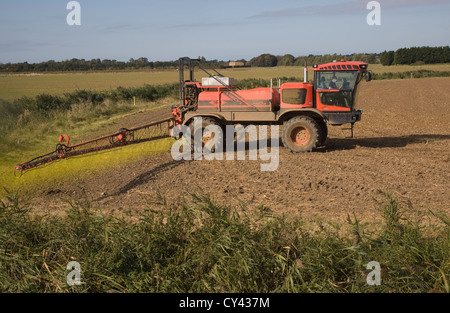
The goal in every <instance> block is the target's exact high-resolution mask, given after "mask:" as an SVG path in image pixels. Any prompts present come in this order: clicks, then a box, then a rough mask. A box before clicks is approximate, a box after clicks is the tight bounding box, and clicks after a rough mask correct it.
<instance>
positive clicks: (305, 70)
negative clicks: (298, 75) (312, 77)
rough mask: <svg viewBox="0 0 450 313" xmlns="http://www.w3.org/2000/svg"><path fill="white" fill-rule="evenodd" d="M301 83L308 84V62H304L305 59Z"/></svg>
mask: <svg viewBox="0 0 450 313" xmlns="http://www.w3.org/2000/svg"><path fill="white" fill-rule="evenodd" d="M303 82H304V83H307V82H308V62H307V61H306V58H305V68H304V69H303Z"/></svg>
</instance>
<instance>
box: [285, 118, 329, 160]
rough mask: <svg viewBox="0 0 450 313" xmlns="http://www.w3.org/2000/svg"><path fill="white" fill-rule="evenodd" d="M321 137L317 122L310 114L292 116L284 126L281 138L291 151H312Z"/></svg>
mask: <svg viewBox="0 0 450 313" xmlns="http://www.w3.org/2000/svg"><path fill="white" fill-rule="evenodd" d="M319 139H320V128H319V125H318V124H317V122H316V121H315V120H314V119H312V118H310V117H308V116H296V117H293V118H291V119H290V120H289V121H287V123H286V124H285V125H284V127H283V133H282V136H281V140H282V142H283V145H284V146H285V147H286V148H287V149H288V150H289V151H291V152H294V153H300V152H310V151H312V150H313V149H315V148H316V147H317V145H318V143H319Z"/></svg>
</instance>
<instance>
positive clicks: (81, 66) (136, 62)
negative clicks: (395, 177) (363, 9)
mask: <svg viewBox="0 0 450 313" xmlns="http://www.w3.org/2000/svg"><path fill="white" fill-rule="evenodd" d="M199 59H200V60H202V61H203V62H207V63H208V65H209V66H211V67H213V68H218V69H223V68H228V67H229V62H230V61H218V60H208V61H207V60H206V59H205V57H199ZM341 59H345V60H347V61H362V62H366V63H369V64H377V63H381V64H383V65H393V64H430V63H449V62H450V48H449V47H448V46H446V47H412V48H401V49H398V50H396V51H384V52H382V53H381V54H377V53H354V54H350V55H342V54H324V55H312V54H310V55H308V56H298V57H295V56H293V55H292V54H285V55H282V56H281V55H272V54H268V53H265V54H261V55H259V56H257V57H254V58H252V59H250V60H249V61H246V60H245V59H242V60H237V61H240V62H243V63H244V64H246V66H253V67H273V66H303V65H304V64H305V60H306V62H307V64H308V65H313V64H323V63H328V62H332V61H334V60H336V61H340V60H341ZM176 68H178V60H175V61H149V60H148V58H145V57H140V58H138V59H134V58H131V59H129V60H128V61H126V62H125V61H117V60H109V59H104V60H101V59H92V60H85V59H76V58H73V59H70V60H64V61H54V60H49V61H46V62H40V63H28V62H22V63H0V72H7V73H21V72H70V71H73V72H80V71H121V70H151V69H176Z"/></svg>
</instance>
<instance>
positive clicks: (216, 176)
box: [32, 78, 450, 221]
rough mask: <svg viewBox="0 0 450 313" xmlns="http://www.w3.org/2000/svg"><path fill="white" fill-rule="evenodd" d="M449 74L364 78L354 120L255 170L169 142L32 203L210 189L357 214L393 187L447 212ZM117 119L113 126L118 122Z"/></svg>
mask: <svg viewBox="0 0 450 313" xmlns="http://www.w3.org/2000/svg"><path fill="white" fill-rule="evenodd" d="M448 86H450V79H449V78H428V79H412V80H385V81H372V82H370V83H364V84H363V86H362V89H361V92H360V95H359V101H360V108H362V109H363V117H362V121H361V122H359V123H357V124H356V125H355V138H353V139H350V138H346V137H347V136H348V135H349V131H348V130H345V129H343V127H331V126H330V129H329V138H328V139H327V141H326V143H325V147H323V148H320V149H318V150H317V151H315V152H312V153H305V154H293V153H290V152H288V151H287V150H286V149H285V148H283V147H282V146H280V162H279V166H278V169H277V170H275V171H272V172H263V171H261V168H260V165H261V163H267V161H261V160H255V161H251V160H248V158H247V160H245V161H237V160H234V161H230V160H223V161H217V160H215V161H207V160H202V161H174V160H173V159H172V157H171V154H170V152H169V151H167V152H166V153H163V154H161V155H157V156H152V157H149V158H147V159H144V160H140V161H139V162H137V163H132V164H124V165H123V166H121V167H118V168H113V169H111V170H110V171H109V172H108V173H104V174H103V175H95V176H93V175H92V176H88V177H84V178H83V179H81V180H80V182H78V183H77V184H66V183H65V184H60V185H58V186H53V187H52V188H51V189H45V190H42V191H41V192H40V193H39V194H38V195H35V196H34V197H33V199H32V203H33V206H34V207H38V208H39V207H41V208H46V209H47V210H54V209H61V208H65V207H67V202H65V200H64V199H67V198H69V199H77V198H79V197H80V196H87V197H88V198H89V199H90V200H91V201H92V204H93V205H94V206H95V207H99V208H101V209H102V210H106V211H110V212H119V211H122V210H129V209H130V210H139V209H142V208H146V207H151V206H153V204H152V203H154V202H155V201H158V199H159V196H162V197H164V198H165V199H166V200H167V202H168V203H172V202H174V201H177V200H179V198H180V197H186V198H189V193H190V192H192V193H203V194H209V195H210V196H211V198H212V199H213V200H214V201H215V202H216V203H219V204H224V205H232V206H236V205H239V203H240V202H241V201H242V202H244V203H246V204H247V205H248V207H249V208H256V207H258V206H259V205H261V204H262V205H264V207H265V208H266V209H268V210H271V211H273V212H277V213H286V214H298V215H301V216H304V217H308V218H315V217H317V218H322V219H327V220H331V221H339V220H340V221H342V220H345V219H346V217H347V214H349V213H350V214H353V212H354V213H355V214H356V215H357V216H358V217H359V218H361V219H362V220H365V221H369V220H371V219H376V218H378V217H379V216H380V214H379V211H378V208H379V205H377V203H376V201H382V200H384V199H385V196H384V195H383V192H387V193H392V194H394V195H395V196H396V197H398V198H399V199H400V200H401V201H402V202H403V204H404V207H405V208H406V209H408V210H412V211H414V212H416V213H418V214H419V216H420V214H425V212H426V209H427V208H430V209H433V210H434V211H444V212H446V213H447V214H448V213H449V205H448V203H449V174H448V173H449V160H450V155H449V152H450V149H449V143H450V128H449V124H448V122H449V120H450V113H449V112H450V111H449V110H448V108H449V106H450V90H449V88H448ZM169 114H170V109H162V110H158V111H156V112H152V113H142V114H139V115H136V116H133V117H129V118H127V120H124V121H121V123H120V124H121V125H124V127H132V126H139V125H141V124H144V123H146V122H150V121H151V120H157V119H159V118H163V117H165V116H168V115H169ZM117 126H118V125H112V126H111V129H114V131H115V130H117V129H118V127H117Z"/></svg>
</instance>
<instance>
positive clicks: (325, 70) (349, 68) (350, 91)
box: [314, 61, 371, 112]
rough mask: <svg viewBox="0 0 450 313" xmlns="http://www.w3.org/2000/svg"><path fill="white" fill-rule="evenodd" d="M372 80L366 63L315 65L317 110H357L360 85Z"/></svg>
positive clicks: (342, 62) (344, 62) (343, 62)
mask: <svg viewBox="0 0 450 313" xmlns="http://www.w3.org/2000/svg"><path fill="white" fill-rule="evenodd" d="M363 77H366V79H367V81H369V80H370V79H371V73H370V72H368V71H367V63H364V62H346V61H341V62H332V63H327V64H321V65H314V95H315V99H316V108H317V109H318V110H320V111H323V112H333V111H335V112H336V111H337V112H346V111H347V112H348V111H354V110H355V104H356V101H355V99H356V96H357V91H358V84H359V83H360V81H361V79H362V78H363Z"/></svg>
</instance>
